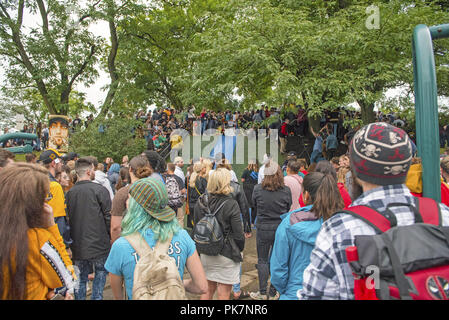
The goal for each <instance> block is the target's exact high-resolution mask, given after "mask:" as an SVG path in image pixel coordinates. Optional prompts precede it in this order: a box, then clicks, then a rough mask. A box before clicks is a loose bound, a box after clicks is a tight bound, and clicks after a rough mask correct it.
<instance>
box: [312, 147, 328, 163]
mask: <svg viewBox="0 0 449 320" xmlns="http://www.w3.org/2000/svg"><path fill="white" fill-rule="evenodd" d="M321 160H326V159H324V157H323V154H322V153H321V151H318V150H313V152H312V154H311V155H310V163H314V162H316V163H318V162H319V161H321Z"/></svg>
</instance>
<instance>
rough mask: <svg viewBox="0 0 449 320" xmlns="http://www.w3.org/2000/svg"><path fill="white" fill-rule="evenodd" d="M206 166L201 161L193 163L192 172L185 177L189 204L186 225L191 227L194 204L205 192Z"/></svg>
mask: <svg viewBox="0 0 449 320" xmlns="http://www.w3.org/2000/svg"><path fill="white" fill-rule="evenodd" d="M205 173H206V167H205V166H204V165H203V164H202V163H201V162H199V161H198V162H195V163H194V164H193V171H192V174H190V176H189V177H188V178H186V185H187V199H188V200H187V201H188V204H189V215H188V216H187V227H188V228H193V225H194V221H193V220H194V219H193V217H194V215H195V205H196V203H197V201H198V199H199V198H200V196H201V195H202V194H204V193H205V192H206V187H207V180H206V178H205V177H204V175H205Z"/></svg>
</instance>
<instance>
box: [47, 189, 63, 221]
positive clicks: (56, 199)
mask: <svg viewBox="0 0 449 320" xmlns="http://www.w3.org/2000/svg"><path fill="white" fill-rule="evenodd" d="M50 193H51V194H52V196H53V198H52V199H51V200H50V201H48V204H49V205H50V206H51V207H52V208H53V215H54V217H55V218H57V217H65V216H66V213H65V209H66V204H65V196H64V190H62V187H61V185H60V184H59V183H58V182H56V181H51V182H50Z"/></svg>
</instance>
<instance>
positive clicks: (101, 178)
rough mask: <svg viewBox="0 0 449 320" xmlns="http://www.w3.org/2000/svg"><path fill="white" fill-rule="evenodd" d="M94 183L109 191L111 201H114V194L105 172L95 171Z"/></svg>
mask: <svg viewBox="0 0 449 320" xmlns="http://www.w3.org/2000/svg"><path fill="white" fill-rule="evenodd" d="M94 182H95V183H98V184H100V185H102V186H103V187H105V188H106V189H108V192H109V195H110V197H111V201H112V199H114V192H113V191H112V187H111V183H110V182H109V179H108V177H107V176H106V173H104V172H103V171H100V170H97V171H95V180H94Z"/></svg>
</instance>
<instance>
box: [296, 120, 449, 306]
mask: <svg viewBox="0 0 449 320" xmlns="http://www.w3.org/2000/svg"><path fill="white" fill-rule="evenodd" d="M349 158H350V163H351V167H352V171H353V174H354V175H355V178H356V179H355V181H356V182H357V183H358V184H359V185H360V186H361V188H362V189H363V193H362V194H361V195H360V196H359V197H358V198H356V199H354V201H353V203H352V205H351V206H350V207H348V208H346V210H341V211H337V212H336V213H335V214H334V215H333V216H332V217H331V218H330V219H328V220H327V221H325V222H324V223H323V225H322V227H321V230H320V232H319V234H318V236H317V239H316V244H315V247H314V249H313V250H312V253H311V255H310V264H309V266H308V267H307V268H306V269H305V271H304V276H303V279H304V280H303V288H302V290H301V291H300V292H299V295H298V296H299V298H300V299H339V300H347V299H351V300H352V299H355V298H358V297H360V294H361V293H362V292H361V290H363V289H361V287H360V286H359V285H361V284H362V283H360V281H363V282H365V279H364V278H363V277H364V276H365V275H364V274H360V275H357V276H356V277H354V274H353V272H354V271H355V269H353V268H355V267H356V266H357V264H358V265H359V266H361V264H363V263H362V260H358V261H356V260H357V254H358V255H359V257H363V258H365V257H366V254H371V257H378V256H380V255H382V257H383V259H385V260H383V261H386V263H391V266H389V265H387V270H388V269H389V270H390V274H389V276H390V279H391V277H393V276H394V281H393V284H392V285H390V287H389V286H388V284H386V282H385V281H383V275H384V274H383V272H384V271H385V268H384V265H382V268H380V267H379V264H376V263H373V264H372V265H371V268H372V267H374V270H373V269H371V272H373V271H376V270H375V268H377V272H375V274H374V280H375V281H374V286H372V287H371V289H370V290H371V291H369V290H368V291H366V292H367V293H370V294H372V296H371V297H372V298H382V299H392V298H399V296H396V297H392V296H390V293H391V294H393V292H394V291H396V292H397V290H398V289H399V291H400V298H404V299H407V298H410V297H416V296H415V293H413V292H411V291H412V290H410V288H406V287H405V288H404V283H406V284H407V283H408V281H407V280H406V278H405V277H404V274H405V273H407V272H408V271H409V270H407V269H403V268H402V267H401V266H400V263H401V261H403V260H401V258H403V256H404V254H405V255H407V254H412V255H414V257H412V259H411V260H409V261H411V262H414V263H415V266H417V265H419V264H416V262H417V259H421V258H422V257H425V256H426V255H427V254H428V253H434V252H433V250H434V249H433V247H434V246H435V247H436V248H438V249H441V248H443V250H441V252H439V253H438V255H437V256H440V257H442V258H443V257H445V259H446V261H447V259H448V257H447V251H449V248H448V245H447V242H446V237H444V236H441V231H438V230H437V229H434V230H433V231H432V232H428V233H427V235H423V234H420V233H415V234H413V233H409V234H408V236H406V237H405V238H404V237H403V235H404V233H403V232H402V231H401V233H397V231H398V230H413V229H412V228H415V229H416V230H423V229H425V228H428V227H429V226H431V225H430V224H429V223H417V222H420V220H421V219H422V220H424V219H423V217H424V218H425V219H426V221H427V218H426V217H428V216H431V217H433V218H435V219H434V221H433V223H435V222H436V224H438V223H440V224H441V225H442V226H444V227H447V226H449V208H448V207H447V206H445V205H444V204H441V203H436V202H434V201H433V200H430V199H427V200H428V201H425V202H422V201H423V198H420V199H419V202H418V200H417V199H418V198H415V197H413V195H412V194H411V193H410V190H409V189H408V188H407V187H406V186H405V184H404V183H405V180H406V176H407V172H408V170H409V168H410V164H411V160H412V145H411V141H410V138H409V136H408V135H407V134H406V133H405V131H403V130H402V129H400V128H397V127H394V126H392V125H390V124H387V123H383V122H377V123H371V124H368V125H366V126H364V127H362V128H361V129H359V131H357V132H356V133H355V135H354V137H353V139H352V140H351V142H350V145H349ZM423 203H425V204H426V206H425V207H424V208H425V209H423V206H422V204H423ZM438 211H439V213H438ZM361 214H363V215H364V218H361ZM379 222H382V226H381V227H379ZM395 225H396V226H395ZM431 227H433V226H431ZM435 228H438V227H436V226H435ZM405 234H407V233H405ZM432 234H435V235H436V234H439V235H440V240H438V239H435V238H430V239H432V240H431V241H429V238H428V236H429V235H432ZM391 235H398V237H396V239H402V243H399V244H398V243H396V247H397V248H402V250H396V249H394V248H395V246H394V245H393V246H392V245H391V243H392V242H393V241H394V239H395V238H394V237H393V238H391ZM361 236H364V237H361ZM373 239H374V240H375V241H377V243H378V244H379V246H380V247H379V248H385V250H383V251H382V252H377V253H376V252H374V251H372V250H377V248H378V245H375V244H373V242H372V241H373ZM423 240H426V241H423ZM441 240H442V241H443V245H440V244H441ZM361 244H366V246H365V249H363V248H362V246H359V245H361ZM408 244H411V245H412V247H409V248H404V247H403V246H406V245H408ZM426 244H427V245H428V246H427V247H423V246H424V245H426ZM437 245H438V246H437ZM354 246H355V247H356V248H357V251H354ZM415 246H416V247H415ZM423 248H424V249H423ZM347 249H348V250H347ZM384 254H388V257H384V256H383V255H384ZM348 256H349V257H350V259H351V261H350V262H351V263H349V262H348ZM368 260H369V259H368ZM423 261H425V262H426V264H427V263H428V262H429V261H428V260H423ZM398 262H399V265H398ZM430 262H432V261H430ZM440 262H441V261H440ZM443 262H444V259H443ZM393 265H394V267H393ZM446 265H447V264H446ZM404 266H405V267H407V268H409V267H410V266H408V265H407V264H406V263H405V262H404ZM421 266H423V264H421ZM424 266H425V265H424ZM366 267H368V266H366ZM412 269H413V268H412ZM448 269H449V268H448V267H444V263H443V264H442V265H440V271H445V272H446V273H447V272H448ZM365 270H366V268H365ZM417 272H418V273H419V270H418V271H417ZM409 275H410V274H409ZM359 277H362V279H359ZM376 278H377V280H376ZM439 278H440V276H439V274H438V273H437V272H436V270H435V269H429V270H428V273H427V275H426V276H425V277H423V282H426V279H427V280H429V281H428V282H427V283H420V284H419V286H418V285H417V283H415V285H416V289H418V290H419V294H420V295H421V294H423V290H424V291H426V290H425V289H423V287H425V286H427V289H428V290H435V289H436V293H437V294H443V292H442V291H441V290H440V288H441V286H440V287H438V286H437V285H436V283H435V282H441V281H442V280H441V281H440V279H439ZM443 278H444V277H443ZM409 279H410V280H413V277H411V276H410V278H409ZM446 279H447V276H446ZM446 281H447V280H446ZM432 282H433V283H432ZM446 283H447V282H446ZM356 285H357V286H356ZM371 285H372V283H371ZM406 286H407V285H406ZM394 287H396V288H394ZM366 289H368V288H366ZM374 289H375V290H374ZM413 291H415V290H413ZM429 292H430V291H429ZM446 297H447V295H446Z"/></svg>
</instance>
